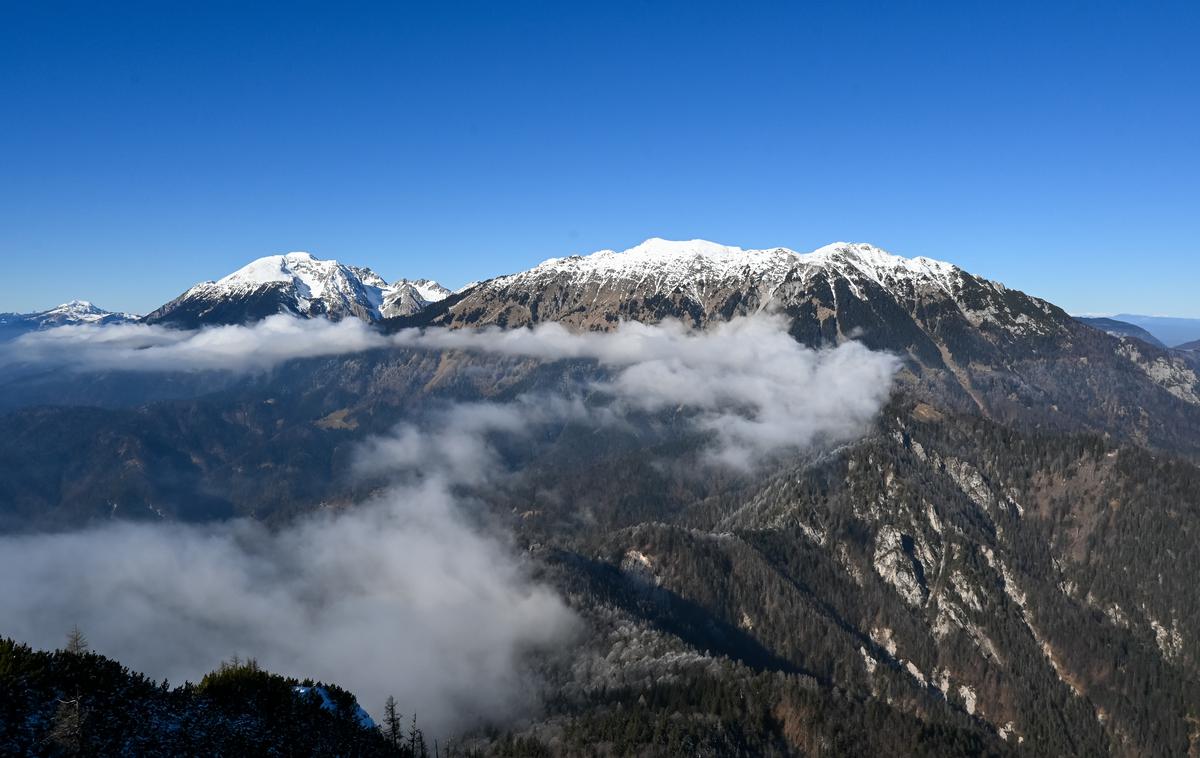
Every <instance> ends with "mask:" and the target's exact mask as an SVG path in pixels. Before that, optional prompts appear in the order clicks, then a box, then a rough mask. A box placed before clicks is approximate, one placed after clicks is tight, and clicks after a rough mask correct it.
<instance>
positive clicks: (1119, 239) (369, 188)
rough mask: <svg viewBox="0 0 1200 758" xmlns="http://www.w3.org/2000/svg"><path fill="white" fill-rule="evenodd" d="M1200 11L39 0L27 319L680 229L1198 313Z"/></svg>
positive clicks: (22, 177) (6, 182) (1090, 307)
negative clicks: (288, 268)
mask: <svg viewBox="0 0 1200 758" xmlns="http://www.w3.org/2000/svg"><path fill="white" fill-rule="evenodd" d="M1198 39H1200V3H1197V2H1195V0H1190V1H1188V2H1177V3H1156V2H1134V1H1133V0H1129V2H1120V3H1113V2H1104V1H1103V0H1102V1H1101V2H1079V3H1075V2H1037V3H1020V2H972V1H971V0H965V1H964V0H959V1H958V2H945V3H933V2H930V3H918V2H899V3H894V2H889V3H883V2H880V3H854V2H822V3H789V4H785V3H780V4H756V3H734V2H724V3H705V2H681V3H667V2H630V3H624V2H611V1H610V2H596V3H573V2H568V3H546V4H534V3H520V2H486V3H478V4H460V3H453V2H447V3H440V2H429V3H420V4H418V3H403V2H397V3H379V4H359V3H353V2H338V3H333V2H330V3H325V4H309V3H304V2H288V3H280V4H278V5H274V6H272V5H271V4H269V3H245V2H238V3H229V4H224V3H216V2H193V3H182V2H178V3H177V2H166V3H162V2H156V3H146V4H133V3H125V2H120V1H119V0H114V2H103V3H101V2H87V3H79V4H62V3H57V2H52V1H51V0H46V1H45V2H42V1H40V0H39V1H37V2H8V3H4V4H3V5H2V6H0V271H2V274H0V311H7V310H20V311H24V310H31V309H38V308H44V307H47V306H50V305H53V304H56V303H58V302H61V301H63V300H66V299H69V298H72V297H80V298H87V299H91V300H93V301H95V302H96V303H97V304H98V305H101V306H102V307H107V308H110V309H129V310H135V311H145V310H148V309H150V308H153V307H155V306H156V305H158V304H160V303H161V302H163V301H165V300H167V299H169V298H171V297H173V296H175V295H176V294H178V293H179V292H180V291H182V290H183V289H185V288H186V287H187V286H189V285H190V284H192V283H194V282H196V281H199V280H203V279H209V278H215V277H219V276H221V275H223V274H225V273H227V272H228V271H231V270H233V269H235V268H237V267H239V266H240V265H242V264H243V263H245V262H246V261H248V260H250V259H252V258H255V257H258V256H261V255H266V254H270V253H275V252H282V251H288V250H297V249H300V250H310V251H312V252H313V253H314V254H316V255H318V256H320V257H328V258H338V259H339V260H343V261H345V262H350V263H356V264H360V265H369V266H371V267H373V268H375V269H376V270H378V271H379V272H380V273H381V274H382V275H383V276H385V277H387V278H389V279H391V278H395V277H399V276H431V277H435V278H438V279H440V280H442V281H444V282H445V283H447V284H450V285H460V284H462V283H464V282H466V281H468V280H470V279H473V278H482V277H485V276H490V275H495V274H499V273H504V272H508V271H513V270H517V269H521V268H526V267H528V266H530V265H533V264H534V263H536V262H538V261H540V260H542V259H544V258H547V257H550V256H554V255H563V254H568V253H572V252H586V251H591V250H595V249H598V248H603V247H616V248H622V247H627V246H629V245H632V244H635V243H637V242H639V241H640V240H642V239H643V238H646V237H649V236H663V237H672V238H692V237H704V238H708V239H714V240H718V241H721V242H726V243H729V244H738V245H742V246H745V247H757V246H769V245H785V246H789V247H793V248H797V249H801V250H806V249H811V248H814V247H817V246H819V245H822V244H825V243H827V242H831V241H835V240H840V239H845V240H851V241H868V242H873V243H874V244H877V245H880V246H882V247H884V248H887V249H889V250H891V251H893V252H897V253H901V254H906V255H929V256H932V257H937V258H943V259H946V260H950V261H953V262H955V263H958V264H959V265H962V266H964V267H965V268H967V269H968V270H971V271H973V272H975V273H979V274H982V275H985V276H988V277H992V278H996V279H999V280H1001V281H1003V282H1005V283H1006V284H1008V285H1010V286H1013V287H1017V288H1019V289H1023V290H1026V291H1028V292H1032V293H1035V294H1038V295H1041V296H1044V297H1048V298H1049V299H1051V300H1053V301H1055V302H1057V303H1059V304H1061V305H1063V306H1064V307H1066V308H1068V309H1069V310H1072V311H1076V312H1084V311H1089V312H1117V311H1125V312H1131V311H1132V312H1146V313H1158V314H1173V315H1181V316H1200V298H1198V297H1197V295H1196V292H1197V288H1198V287H1197V285H1198V284H1200V189H1198V187H1200V184H1198V175H1200V44H1198V43H1197V40H1198Z"/></svg>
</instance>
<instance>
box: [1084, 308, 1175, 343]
mask: <svg viewBox="0 0 1200 758" xmlns="http://www.w3.org/2000/svg"><path fill="white" fill-rule="evenodd" d="M1075 320H1076V321H1078V322H1079V323H1081V324H1087V325H1088V326H1090V327H1093V328H1095V329H1099V330H1100V331H1102V332H1104V333H1105V334H1111V335H1112V336H1114V337H1132V338H1134V339H1138V340H1141V341H1142V342H1145V343H1147V344H1149V345H1154V346H1155V347H1161V348H1165V347H1166V345H1165V344H1163V342H1162V340H1160V339H1158V338H1157V337H1155V336H1154V335H1153V334H1151V333H1150V332H1148V331H1146V330H1145V329H1143V328H1142V327H1140V326H1135V325H1134V324H1130V323H1127V322H1125V321H1117V320H1116V319H1115V318H1085V317H1082V316H1076V317H1075Z"/></svg>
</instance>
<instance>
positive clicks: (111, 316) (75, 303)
mask: <svg viewBox="0 0 1200 758" xmlns="http://www.w3.org/2000/svg"><path fill="white" fill-rule="evenodd" d="M138 318H139V317H138V316H135V315H134V314H132V313H115V312H113V311H106V310H104V309H103V308H97V307H96V306H95V305H93V304H91V303H90V302H88V301H87V300H72V301H71V302H69V303H63V304H62V305H58V306H55V307H53V308H50V309H49V310H45V311H38V312H36V313H0V337H2V336H7V337H10V338H11V337H16V336H18V335H20V334H24V333H25V332H32V331H37V330H39V329H51V328H53V327H56V326H71V325H76V324H94V325H96V326H102V325H105V324H120V323H125V322H128V321H136V320H137V319H138Z"/></svg>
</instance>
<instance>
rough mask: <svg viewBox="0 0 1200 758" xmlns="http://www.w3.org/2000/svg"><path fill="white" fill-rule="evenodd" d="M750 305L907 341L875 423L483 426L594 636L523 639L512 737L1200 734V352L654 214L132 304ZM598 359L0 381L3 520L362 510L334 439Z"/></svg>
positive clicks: (402, 352) (836, 255) (509, 390)
mask: <svg viewBox="0 0 1200 758" xmlns="http://www.w3.org/2000/svg"><path fill="white" fill-rule="evenodd" d="M762 311H774V312H778V313H781V314H782V315H783V316H784V317H785V321H786V323H787V324H788V328H789V329H790V334H791V336H792V337H794V338H795V339H796V340H797V341H799V342H801V343H803V344H805V345H808V346H810V347H813V348H818V349H821V348H828V347H832V346H835V345H838V344H840V343H843V342H845V341H848V340H857V341H859V342H861V343H863V344H864V345H866V346H867V347H869V348H872V349H875V350H883V351H888V352H890V353H892V354H894V355H896V356H898V357H899V358H900V360H901V362H902V368H901V370H900V372H899V375H898V378H897V382H896V385H895V388H894V393H893V396H892V400H891V402H890V403H889V405H888V406H887V407H886V409H885V410H884V412H883V413H882V414H880V417H879V419H878V421H877V424H876V426H875V427H874V428H873V429H872V430H870V431H869V432H868V433H867V434H866V435H865V436H864V437H863V438H862V439H860V440H857V441H855V442H852V443H848V444H846V445H843V446H840V447H838V448H837V449H834V450H825V451H821V453H820V454H819V455H814V456H804V455H798V456H797V457H795V458H792V459H788V460H786V461H783V462H782V463H780V465H779V466H777V467H775V468H771V469H769V470H764V471H756V472H754V473H751V474H744V475H732V474H729V473H728V472H713V471H709V470H707V469H705V468H704V467H702V466H695V465H692V464H694V463H695V461H696V455H697V451H698V449H699V446H700V445H702V444H703V440H697V439H693V438H690V437H686V436H681V435H677V434H675V435H673V434H671V433H670V430H672V429H674V428H676V427H673V426H672V424H674V423H676V421H677V419H678V414H677V413H676V412H675V411H674V410H671V411H669V412H667V413H665V414H664V415H663V417H662V418H658V419H656V420H655V421H654V423H652V424H649V425H647V426H646V428H641V427H638V428H636V429H625V428H624V427H622V428H620V429H613V430H607V431H604V432H603V433H598V432H597V430H596V429H593V428H590V427H588V426H587V425H576V424H567V425H564V426H562V427H561V428H559V427H557V426H556V427H555V428H554V429H553V430H550V431H548V432H547V433H546V436H545V437H543V436H541V435H538V436H537V437H536V438H530V439H529V440H527V441H524V442H522V444H521V445H515V446H513V449H511V450H508V449H506V451H505V455H506V459H507V457H508V456H511V457H513V458H514V459H516V460H517V461H519V462H522V464H523V465H521V466H520V473H519V475H518V476H516V478H515V479H514V480H513V481H512V482H507V483H506V484H505V485H504V486H503V487H501V488H499V489H497V490H496V491H489V492H481V493H478V496H479V498H478V499H479V506H480V507H481V508H489V509H490V511H489V513H490V515H492V516H495V518H496V522H495V523H498V524H504V525H507V526H508V527H510V528H511V529H512V531H513V532H514V534H515V536H516V540H515V542H516V543H517V544H520V545H522V546H524V547H527V553H528V558H529V560H530V561H531V563H533V564H534V565H536V566H537V570H538V574H539V576H543V577H545V579H546V581H547V582H550V583H552V584H553V586H554V587H556V588H557V589H558V590H560V591H561V593H562V595H563V596H564V597H569V598H571V602H572V607H573V608H575V609H576V610H577V611H578V613H579V614H580V616H581V618H583V620H584V626H585V627H586V628H585V630H584V632H583V633H582V638H581V641H580V642H579V644H578V646H577V647H575V648H572V649H571V650H570V652H569V654H568V655H567V656H565V657H566V660H561V661H560V660H546V661H544V662H543V663H544V664H545V666H544V673H545V676H546V690H547V691H548V692H549V693H550V694H549V696H548V697H549V700H550V701H551V702H553V703H554V706H555V709H556V710H555V711H554V714H553V715H552V716H549V717H547V719H548V720H545V721H540V722H539V721H533V722H530V723H529V724H528V728H527V729H526V730H525V731H524V732H523V734H522V735H521V736H522V737H523V738H528V739H530V740H533V742H531V743H529V744H530V745H533V746H534V747H530V748H529V749H516V748H514V750H516V753H517V754H521V753H524V754H539V753H540V754H550V755H553V754H560V755H563V754H578V753H581V752H586V751H587V750H589V749H590V748H591V746H593V745H597V744H604V745H610V746H613V748H612V751H611V752H613V753H615V754H639V755H641V754H645V755H659V754H661V755H667V754H678V753H681V752H697V751H700V748H697V746H701V747H702V748H703V751H707V752H708V753H709V754H714V755H726V754H755V755H758V754H762V755H791V754H797V753H801V754H806V753H823V752H829V753H831V754H859V755H875V754H919V753H924V754H931V755H958V754H996V755H1006V754H1012V755H1027V754H1028V755H1104V754H1114V755H1125V756H1140V755H1186V754H1188V752H1189V750H1191V751H1192V752H1197V751H1200V735H1198V734H1197V733H1196V731H1195V723H1196V721H1195V719H1196V711H1195V707H1194V706H1195V704H1196V703H1200V685H1198V684H1197V682H1200V638H1198V637H1197V633H1196V630H1197V629H1200V602H1197V600H1196V593H1195V592H1194V591H1192V588H1193V585H1194V576H1193V574H1194V573H1195V572H1194V566H1196V565H1197V564H1198V563H1200V540H1198V539H1197V535H1200V466H1197V461H1200V376H1198V371H1200V351H1197V352H1189V351H1185V350H1174V349H1165V348H1164V347H1162V345H1161V343H1159V342H1158V340H1157V339H1156V338H1155V336H1154V335H1153V333H1152V332H1150V333H1147V332H1145V331H1142V330H1140V329H1139V328H1138V327H1137V326H1135V325H1131V324H1122V323H1120V321H1121V320H1120V319H1116V320H1101V321H1096V320H1083V321H1081V320H1077V319H1075V318H1072V317H1071V316H1070V315H1068V314H1067V313H1066V312H1065V311H1063V310H1062V309H1061V308H1059V307H1058V306H1056V305H1054V304H1052V303H1049V302H1047V301H1045V300H1042V299H1039V298H1036V297H1033V296H1030V295H1027V294H1025V293H1022V292H1020V291H1018V290H1014V289H1010V288H1008V287H1006V286H1004V285H1002V284H1000V283H997V282H993V281H989V280H987V279H983V278H981V277H977V276H974V275H972V274H970V273H969V272H967V271H964V270H962V269H961V268H959V267H957V266H954V265H952V264H950V263H945V262H941V261H935V260H931V259H927V258H903V257H900V256H895V255H891V254H889V253H887V252H885V251H883V250H880V249H878V248H876V247H873V246H871V245H866V244H851V243H837V244H834V245H830V246H827V247H823V248H820V249H818V250H816V251H813V252H811V253H798V252H795V251H792V250H788V249H786V248H770V249H765V250H745V249H741V248H737V247H730V246H724V245H717V244H714V243H711V242H704V241H700V240H693V241H667V240H659V239H652V240H648V241H646V242H645V243H643V244H641V245H638V246H636V247H634V248H631V249H629V250H625V251H619V252H618V251H612V250H607V251H601V252H598V253H595V254H592V255H588V256H571V257H566V258H556V259H551V260H549V261H546V262H544V263H542V264H541V265H539V266H535V267H533V268H531V269H529V270H527V271H523V272H519V273H515V274H512V275H509V276H502V277H497V278H495V279H491V280H488V281H484V282H480V283H478V284H475V285H473V286H469V287H467V288H464V289H463V290H461V291H459V292H456V293H449V292H448V291H447V290H446V289H445V288H441V287H438V286H437V285H435V284H434V283H431V282H423V281H416V282H413V281H403V280H402V281H401V282H396V283H393V284H390V285H389V284H387V283H386V282H385V281H384V280H383V279H381V278H379V277H378V276H377V275H375V274H374V273H373V272H371V271H370V270H369V269H363V268H356V267H351V266H345V265H342V264H339V263H336V262H333V261H319V260H317V259H315V258H312V256H308V255H306V254H290V255H287V256H272V257H270V258H264V259H261V260H260V261H256V262H254V263H252V264H250V265H249V266H247V267H246V268H244V269H241V270H240V271H238V272H235V273H234V274H231V275H230V276H228V277H225V278H223V279H221V280H219V281H216V282H206V283H203V284H199V285H196V286H195V287H192V288H190V289H189V290H188V291H187V292H185V293H183V294H182V295H181V296H180V297H178V298H176V299H175V300H173V301H172V302H171V303H168V304H167V305H164V306H163V307H162V308H159V309H157V310H156V311H155V312H154V313H153V314H150V316H148V317H147V318H146V320H147V321H150V322H151V323H160V324H167V325H172V326H196V325H203V324H220V323H241V322H246V321H253V320H254V319H257V318H260V317H262V316H266V315H270V314H273V313H279V312H284V313H292V314H294V315H297V316H300V317H330V318H360V319H362V320H364V321H367V322H370V323H373V324H377V325H378V327H379V328H380V329H381V330H399V329H403V328H405V327H413V326H418V327H431V326H444V327H448V328H463V327H475V326H490V327H492V328H496V329H519V328H523V327H525V326H528V325H533V324H540V323H547V322H555V323H560V324H563V325H565V326H566V327H568V328H569V329H572V330H608V329H612V328H615V327H616V326H617V325H618V324H619V323H620V322H622V321H626V320H632V321H640V322H646V323H653V322H657V321H661V320H663V319H667V318H671V319H678V320H681V321H683V322H685V323H687V324H690V325H692V326H695V327H696V328H698V329H705V328H708V327H709V326H711V325H716V324H720V323H722V322H725V321H727V320H729V319H731V318H733V317H737V316H741V315H749V314H755V313H759V312H762ZM92 317H96V316H95V314H92ZM22 318H24V317H22ZM81 318H82V316H81ZM99 318H104V316H103V315H100V316H99ZM22 323H25V322H22ZM39 323H40V322H39ZM47 323H49V322H47ZM1164 341H1165V340H1164ZM603 370H604V368H603V367H602V366H597V365H595V364H594V363H593V364H587V362H585V361H573V360H554V361H536V360H524V359H521V360H517V359H513V358H506V357H502V356H493V355H483V354H475V353H470V352H460V351H448V352H444V353H439V352H436V351H428V350H408V349H400V348H396V349H380V350H372V351H368V352H364V353H356V354H354V355H353V356H349V357H348V356H332V357H324V358H312V359H304V360H296V361H293V362H292V363H289V364H288V368H287V370H279V371H273V372H269V373H266V374H262V375H255V376H251V377H245V378H240V379H225V380H223V383H221V384H218V385H211V384H205V382H207V381H208V380H209V377H208V376H207V375H199V376H191V375H184V376H175V375H171V374H155V375H138V374H136V373H134V372H125V373H121V372H113V373H111V374H108V375H88V376H86V377H80V376H78V375H70V374H69V372H47V374H46V375H38V376H36V377H33V378H31V379H21V380H19V381H16V380H10V381H7V383H5V380H4V379H3V378H2V377H0V407H3V408H4V412H3V413H0V531H22V530H35V529H41V528H54V529H64V528H71V527H73V526H75V525H79V524H88V523H102V522H106V521H108V520H111V519H135V520H157V519H176V520H181V521H212V520H219V519H224V518H228V517H231V516H245V517H248V518H254V519H259V520H262V521H265V522H267V523H271V524H275V523H280V522H285V521H287V520H288V519H289V518H291V517H294V516H295V515H297V514H299V513H305V512H309V511H313V510H316V509H321V508H341V507H347V508H349V507H353V504H354V503H355V502H358V501H359V500H360V499H361V496H362V495H364V494H366V493H363V492H355V491H353V490H352V489H351V488H349V486H348V485H347V483H346V480H345V477H344V473H345V470H346V467H347V461H348V460H349V459H350V458H351V456H352V451H354V450H356V449H358V448H359V446H361V445H362V443H363V442H364V440H367V439H370V438H371V437H372V436H373V435H379V434H384V433H386V432H388V431H389V430H391V429H394V428H395V427H396V425H397V424H401V423H406V422H410V421H412V420H413V419H414V418H418V417H419V416H420V414H422V413H424V412H427V410H428V409H430V408H437V407H444V406H446V405H447V404H453V403H461V402H475V401H478V400H480V399H486V400H487V401H489V402H497V403H503V402H509V401H512V400H513V399H515V398H518V397H529V396H534V397H536V396H537V395H538V394H539V393H542V392H554V391H555V389H556V388H561V387H563V386H565V385H571V386H576V385H583V386H590V385H591V384H592V382H593V381H594V380H595V379H596V378H597V376H599V375H600V374H601V373H602V372H603ZM64 374H67V375H65V376H64ZM150 392H157V393H167V392H170V393H172V394H170V395H169V397H167V396H165V395H164V394H159V395H153V396H151V399H147V395H148V393H150ZM489 523H490V522H489ZM643 695H644V700H643V701H641V702H639V705H638V707H637V708H636V709H630V708H629V706H628V703H629V702H631V701H634V700H638V699H639V697H642V696H643ZM630 714H632V715H630ZM715 716H719V718H718V717H715ZM563 724H569V728H567V729H564V728H563ZM846 724H856V725H860V728H846V727H845V725H846ZM555 735H559V736H560V737H555ZM563 735H566V736H563ZM560 738H561V739H569V740H573V742H570V743H569V744H568V745H567V746H566V747H565V748H563V749H562V750H560V751H559V752H557V753H555V752H553V751H541V750H540V748H537V749H535V748H536V745H538V744H540V742H539V741H540V740H551V741H552V740H555V739H560ZM670 740H674V741H670ZM664 745H665V746H667V747H663V746H664ZM660 748H661V749H660ZM918 748H920V749H918ZM485 752H486V751H485ZM508 754H513V753H512V752H510V753H508Z"/></svg>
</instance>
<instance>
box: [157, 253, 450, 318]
mask: <svg viewBox="0 0 1200 758" xmlns="http://www.w3.org/2000/svg"><path fill="white" fill-rule="evenodd" d="M447 294H449V291H448V290H446V289H445V288H444V287H442V286H441V285H439V284H438V283H437V282H432V281H429V280H426V279H421V280H417V281H411V282H410V281H408V280H407V279H401V280H399V281H397V282H395V283H394V284H391V285H389V284H388V283H387V282H386V281H385V280H384V279H383V277H381V276H379V275H378V274H376V273H375V272H374V271H372V270H371V269H369V268H360V267H357V266H348V265H345V264H342V263H338V262H337V261H330V260H321V259H319V258H316V257H314V256H313V255H311V254H310V253H288V254H286V255H271V256H267V257H266V258H259V259H258V260H256V261H253V262H252V263H250V264H248V265H246V266H244V267H243V268H240V269H238V270H237V271H235V272H233V273H232V274H229V275H228V276H226V277H224V278H222V279H219V280H217V281H215V282H201V283H200V284H197V285H195V286H194V287H192V288H190V289H189V290H188V291H187V292H184V293H183V294H182V295H180V296H179V297H177V298H175V299H174V300H172V301H171V302H169V303H167V304H166V305H164V306H162V307H161V308H158V309H157V310H155V311H154V312H153V313H150V314H149V315H147V316H146V318H145V320H146V322H147V323H151V324H167V325H171V326H180V327H186V328H194V327H197V326H203V325H206V324H240V323H247V322H251V321H257V320H259V319H262V318H265V317H267V316H271V315H274V314H276V313H290V314H292V315H295V316H301V317H306V318H308V317H314V316H324V317H326V318H331V319H335V320H337V319H343V318H359V319H362V320H363V321H368V322H374V321H379V320H381V319H383V318H388V317H393V316H409V315H412V314H414V313H417V312H419V311H420V310H422V309H424V308H425V307H427V306H428V305H429V304H430V303H431V302H435V301H436V300H438V299H441V298H442V297H445V296H446V295H447Z"/></svg>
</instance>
